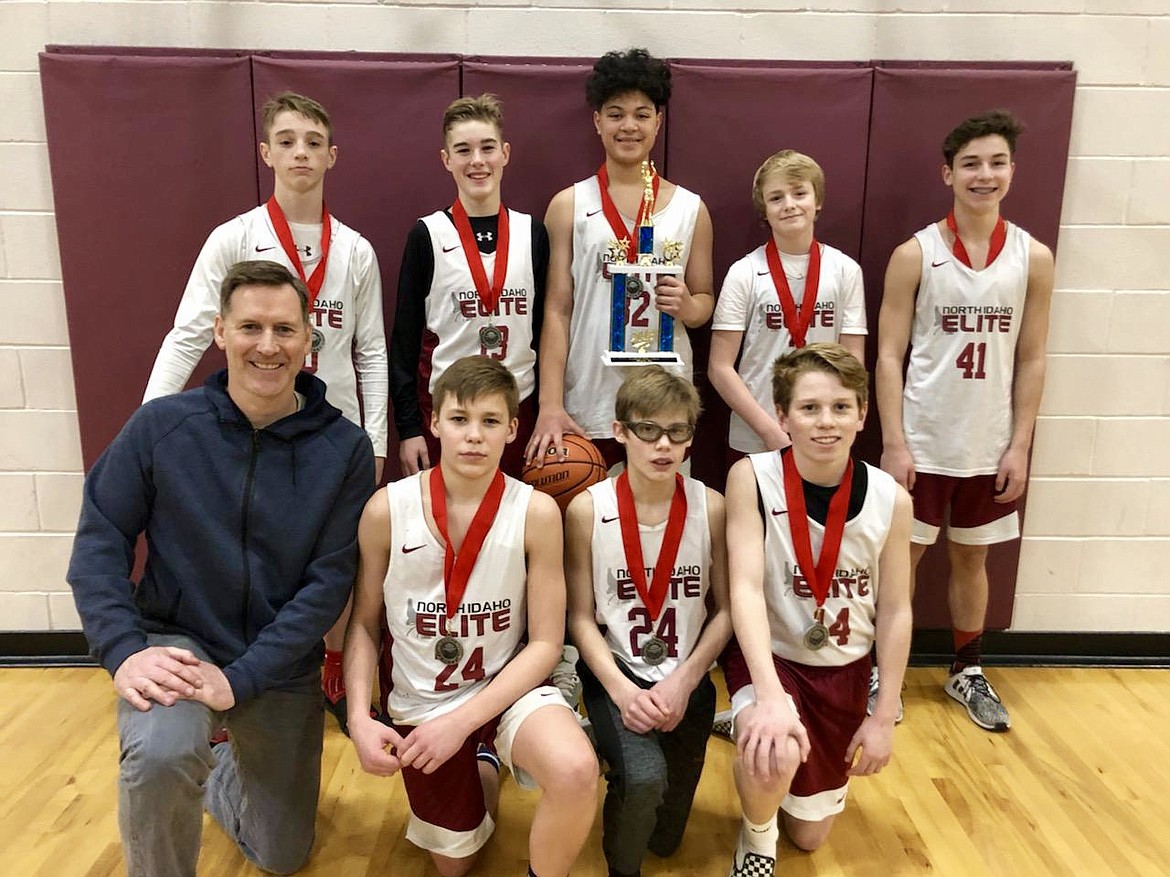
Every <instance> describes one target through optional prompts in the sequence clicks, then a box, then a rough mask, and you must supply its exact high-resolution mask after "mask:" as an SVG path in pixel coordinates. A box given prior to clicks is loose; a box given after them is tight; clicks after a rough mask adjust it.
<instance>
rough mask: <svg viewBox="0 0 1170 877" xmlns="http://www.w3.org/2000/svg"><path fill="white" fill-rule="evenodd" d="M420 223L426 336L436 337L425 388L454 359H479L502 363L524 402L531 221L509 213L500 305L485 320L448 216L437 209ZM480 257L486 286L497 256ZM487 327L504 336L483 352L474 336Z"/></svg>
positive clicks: (531, 372)
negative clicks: (424, 236) (424, 242)
mask: <svg viewBox="0 0 1170 877" xmlns="http://www.w3.org/2000/svg"><path fill="white" fill-rule="evenodd" d="M422 221H423V223H424V224H425V225H426V227H427V232H428V233H429V234H430V238H431V249H432V252H433V255H434V260H435V270H434V273H433V275H432V279H431V288H430V290H429V291H428V292H427V298H426V319H427V331H429V332H431V333H433V334H434V336H435V337H436V338H438V343H437V344H436V345H435V349H434V350H433V351H432V353H431V370H430V375H431V379H430V383H429V385H428V387H427V389H428V390H431V391H433V390H434V389H435V382H436V381H438V379H439V375H441V374H442V373H443V372H444V371H446V370H447V367H448V366H449V365H451V363H453V362H455V360H457V359H460V358H462V357H464V356H473V355H475V354H479V355H481V356H489V357H491V358H492V359H498V360H500V361H502V362H503V363H504V365H505V366H507V368H508V371H510V372H511V373H512V376H513V377H515V378H516V384H517V385H518V387H519V389H520V398H521V399H526V398H527V397H528V396H530V395H531V394H532V390H533V388H534V387H535V386H536V371H535V369H536V351H535V350H533V348H532V319H533V313H532V310H533V298H534V297H535V295H536V282H535V279H534V278H533V275H532V217H530V216H529V215H528V214H527V213H517V212H516V211H515V210H509V211H508V269H507V274H505V275H504V289H503V291H502V292H501V293H500V300H499V302H498V303H497V304H496V309H495V311H494V312H493V313H492V314H490V315H489V314H485V313H484V309H483V304H482V303H481V302H480V300H479V295H478V294H477V293H476V291H475V281H474V280H472V278H471V268H470V267H469V266H468V264H467V257H466V256H465V255H464V253H463V246H462V244H461V243H460V240H459V232H458V231H457V230H456V229H455V224H454V223H453V222H452V221H451V217H449V216H447V215H446V214H445V213H444V212H443V211H442V210H437V211H435V212H434V213H432V214H430V215H429V216H424V217H423V218H422ZM481 257H482V259H483V270H484V273H485V274H487V279H488V283H489V284H490V283H491V281H492V276H493V272H494V271H495V266H496V253H484V254H481ZM489 323H490V324H491V325H492V326H495V327H496V328H497V329H499V330H500V332H501V334H502V336H503V337H502V341H501V346H499V347H496V348H487V347H484V346H483V345H482V344H481V343H480V338H479V331H480V329H482V328H484V327H485V326H487V325H488V324H489Z"/></svg>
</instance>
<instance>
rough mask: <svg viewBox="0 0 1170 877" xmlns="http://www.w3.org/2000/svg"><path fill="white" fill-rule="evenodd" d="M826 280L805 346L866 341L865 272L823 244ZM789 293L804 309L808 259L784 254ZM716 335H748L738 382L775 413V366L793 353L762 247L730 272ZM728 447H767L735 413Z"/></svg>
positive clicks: (721, 297)
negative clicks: (851, 338) (846, 337)
mask: <svg viewBox="0 0 1170 877" xmlns="http://www.w3.org/2000/svg"><path fill="white" fill-rule="evenodd" d="M820 247H821V277H820V282H819V283H818V284H817V300H816V304H815V305H814V308H813V318H812V323H810V324H809V327H808V331H807V332H806V333H805V341H806V342H807V343H810V344H811V343H812V342H814V341H837V340H838V339H839V338H840V336H841V335H842V334H843V333H844V334H851V335H865V334H866V332H867V328H866V320H865V286H864V282H863V281H862V277H861V266H859V265H858V264H857V263H856V262H854V261H853V260H852V259H850V258H849V257H848V256H846V255H845V254H844V253H842V252H841V251H840V250H838V249H837V248H836V247H830V246H828V245H827V244H821V245H820ZM780 262H781V264H782V265H783V266H784V274H785V276H786V277H787V278H788V288H789V289H790V290H791V291H792V297H793V299H794V300H795V301H796V302H797V303H798V304H799V303H800V301H801V300H802V298H803V296H804V283H805V276H806V275H807V273H808V256H807V255H804V256H790V255H788V254H787V253H781V254H780ZM711 328H712V329H719V330H727V331H731V332H743V341H742V342H741V344H740V356H739V369H738V371H739V376H740V377H741V378H742V379H743V382H744V384H745V385H746V386H747V388H748V390H749V391H751V394H752V397H753V398H754V399H755V400H756V402H757V403H758V404H759V406H760V407H761V408H763V409H764V410H765V411H768V412H771V411H773V410H774V409H775V407H776V406H775V405H774V404H773V403H772V364H773V363H774V362H775V361H776V357H778V356H780V354H782V353H786V352H787V351H789V350H791V349H792V336H791V335H790V334H789V332H788V327H787V326H785V325H784V312H783V310H782V309H781V307H780V297H779V296H778V295H777V293H776V285H775V284H774V283H773V282H772V274H771V272H770V271H769V270H768V257H767V254H766V250H765V247H762V246H761V247H757V248H756V249H755V250H753V251H752V252H750V253H748V254H747V255H746V256H744V257H743V258H742V259H740V260H739V261H737V262H736V263H735V264H733V265H732V266H731V268H730V269H728V272H727V277H726V278H725V279H724V281H723V289H722V290H721V291H720V293H719V301H718V303H717V304H716V306H715V316H714V319H713V320H712V322H711ZM727 442H728V444H730V445H731V447H733V448H735V450H737V451H742V452H744V453H748V454H754V453H758V452H760V451H762V450H764V442H763V441H762V440H761V439H760V437H759V436H758V435H756V432H755V430H753V429H752V428H751V427H750V426H748V425H747V423H746V422H745V421H744V420H743V418H742V417H740V416H739V415H738V414H736V413H735V412H734V411H732V412H731V421H730V425H729V427H728V430H727Z"/></svg>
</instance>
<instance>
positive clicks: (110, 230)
mask: <svg viewBox="0 0 1170 877" xmlns="http://www.w3.org/2000/svg"><path fill="white" fill-rule="evenodd" d="M112 51H113V52H116V55H115V54H108V55H104V54H98V53H89V54H77V55H74V54H64V53H60V54H59V53H56V52H54V51H48V52H45V53H43V54H42V55H41V64H40V69H41V88H42V92H43V95H44V105H45V124H46V129H47V132H48V141H49V159H50V166H51V173H52V181H53V199H54V203H55V211H56V219H57V237H58V241H59V248H60V253H61V272H62V278H63V280H64V289H65V306H66V315H67V318H68V322H69V336H70V343H71V346H72V356H73V375H74V382H75V385H76V388H77V412H78V420H79V422H80V429H81V449H82V458H83V460H84V464H85V466H86V468H89V466H91V465H92V464H93V463H94V461H95V460H96V459H97V457H98V456H99V455H100V454H101V452H102V450H104V448H105V447H106V445H107V444H109V442H110V441H111V439H113V437H114V436H115V435H116V434H117V432H118V430H119V429H121V427H122V425H123V423H125V421H126V419H127V418H128V417H129V416H130V414H131V413H132V412H133V411H134V409H135V408H136V407H137V406H138V404H139V402H140V401H141V400H142V392H143V390H144V388H145V387H146V379H147V376H148V375H149V374H150V368H151V366H152V365H153V363H154V356H155V354H156V353H157V352H158V347H159V343H160V342H161V341H162V337H163V335H164V334H165V333H166V331H167V330H168V329H169V328H170V326H171V323H172V321H173V318H174V314H175V307H176V305H177V304H178V301H179V297H180V295H181V294H182V291H183V286H184V284H185V283H186V280H187V275H188V274H189V273H190V270H191V265H192V264H193V263H194V261H195V256H196V254H197V253H198V252H199V248H200V247H201V246H202V244H203V241H204V239H205V238H206V237H207V233H208V232H209V231H210V230H211V229H212V227H213V226H215V225H217V224H218V223H220V222H223V221H224V220H225V219H227V218H228V217H230V216H232V215H234V214H237V213H240V212H241V211H243V210H245V209H247V208H248V207H250V206H252V205H254V204H255V203H256V167H255V160H254V155H255V143H254V141H253V138H252V109H251V106H252V103H251V101H252V88H251V76H250V64H249V61H248V58H247V57H242V56H239V54H238V53H221V54H220V55H219V56H216V55H214V54H211V53H206V54H205V53H199V54H194V55H179V56H178V57H175V56H170V57H152V56H145V57H130V56H128V55H127V53H126V52H125V50H122V49H118V50H112ZM210 368H211V366H210V365H207V366H205V367H204V368H203V369H201V371H200V372H199V373H198V374H199V375H203V374H206V372H207V371H209V370H210ZM197 379H200V378H199V377H197Z"/></svg>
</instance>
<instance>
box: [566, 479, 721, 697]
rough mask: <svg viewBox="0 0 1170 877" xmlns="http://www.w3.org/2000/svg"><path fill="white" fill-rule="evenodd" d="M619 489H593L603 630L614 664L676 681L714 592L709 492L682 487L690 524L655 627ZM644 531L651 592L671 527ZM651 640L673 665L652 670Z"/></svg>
mask: <svg viewBox="0 0 1170 877" xmlns="http://www.w3.org/2000/svg"><path fill="white" fill-rule="evenodd" d="M615 484H616V482H615V480H614V479H613V478H607V479H606V480H605V481H603V482H601V483H600V484H594V485H593V486H592V487H590V488H589V493H590V495H591V496H592V498H593V537H592V538H593V545H592V549H593V601H594V604H595V607H596V608H595V617H596V619H597V623H598V625H599V626H604V627H605V628H606V630H605V641H606V644H607V645H608V646H609V650H610V651H611V652H613V655H614V657H615V658H616V659H617V660H618V661H620V662H621V663H622V664H624V665H625V666H626V668H627V669H629V671H630V672H631V673H633V674H634V675H635V676H637V677H638V678H639V679H645V680H648V681H650V682H658V681H661V680H662V679H665V678H666V677H667V676H669V675H670V674H671V673H673V672H674V671H675V669H677V668H678V665H679V664H680V663H682V662H683V661H684V660H686V659H687V657H689V656H690V654H691V652H692V651H694V648H695V644H696V643H697V642H698V641H699V634H700V633H701V632H702V630H703V624H704V623H705V622H706V620H707V602H706V598H707V589H708V588H709V587H710V585H711V532H710V527H709V522H708V519H707V488H706V487H705V486H704V485H703V484H702V483H700V482H698V481H695V480H694V479H693V478H684V479H683V484H684V485H685V486H686V494H687V518H686V523H685V525H684V526H683V534H682V540H681V541H680V542H679V549H678V556H677V557H676V558H675V562H674V569H673V570H672V574H671V577H670V588H669V590H668V591H667V595H666V600H665V601H664V602H663V604H662V610H661V611H660V612H659V614H658V618H657V619H655V620H654V621H651V619H650V613H649V612H648V611H647V609H646V604H645V603H643V602H642V598H641V597H639V596H638V591H637V586H635V585H634V580H633V579H631V578H630V575H629V572H628V571H627V569H628V566H627V564H626V552H625V548H624V547H623V545H622V528H621V524H620V523H619V522H618V517H617V513H618V512H617V491H616V488H615ZM638 530H639V532H640V533H641V536H642V558H643V561H644V562H646V563H647V564H648V566H647V569H646V583H647V584H649V583H650V580H651V576H652V575H653V573H654V571H653V567H651V566H649V563H650V561H652V560H654V559H656V558H657V557H658V554H659V550H660V549H661V548H662V537H663V536H664V535H665V533H666V522H665V521H663V522H662V523H661V524H656V525H654V526H647V525H643V524H639V525H638ZM652 635H656V636H657V637H658V638H659V639H661V640H662V641H663V642H665V643H666V644H667V647H668V654H667V657H666V660H664V661H663V662H662V663H661V664H658V665H657V666H654V665H650V664H647V663H646V662H645V661H643V660H642V656H641V650H642V646H643V644H644V643H645V641H646V639H647V638H649V637H650V636H652Z"/></svg>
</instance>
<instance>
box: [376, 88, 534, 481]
mask: <svg viewBox="0 0 1170 877" xmlns="http://www.w3.org/2000/svg"><path fill="white" fill-rule="evenodd" d="M511 155H512V147H511V145H510V144H509V143H507V142H506V141H505V140H504V116H503V111H502V109H501V107H500V103H499V101H498V100H497V99H496V98H495V97H494V96H493V95H490V94H482V95H480V96H479V97H461V98H459V99H458V100H456V101H454V102H452V103H451V104H450V105H449V106H448V107H447V109H446V110H445V111H444V113H443V148H442V149H441V150H440V151H439V157H440V159H441V160H442V162H443V167H444V168H445V169H446V170H447V172H448V173H450V174H451V176H452V178H453V179H454V181H455V188H456V199H455V201H454V203H453V204H452V205H451V206H450V207H447V208H444V209H443V210H437V211H435V212H434V213H431V214H430V215H428V216H424V217H422V218H421V219H419V220H418V222H416V223H415V224H414V227H413V228H412V229H411V230H410V234H409V235H408V236H407V239H406V247H405V250H404V252H403V256H402V268H401V271H400V273H399V275H398V299H397V303H396V305H395V313H394V331H393V335H392V337H391V345H390V374H391V379H390V394H391V397H392V399H393V401H394V422H395V426H396V427H397V429H398V438H399V446H398V457H399V462H400V464H401V466H402V472H403V474H404V475H411V474H413V473H415V472H418V471H419V470H420V469H426V468H428V467H429V466H430V465H431V463H432V461H433V460H434V459H435V456H434V455H435V454H436V453H437V449H438V445H437V444H436V443H435V442H434V440H433V438H431V439H430V441H429V442H428V437H427V436H426V434H425V433H426V430H425V429H424V426H427V425H429V423H430V415H431V410H430V407H431V406H430V402H431V393H432V392H433V391H434V387H435V382H436V380H438V376H439V375H440V374H442V372H443V370H444V369H445V368H446V367H447V366H448V365H450V364H451V363H452V362H454V361H455V360H457V359H459V358H460V357H463V356H470V355H473V354H480V355H482V356H490V357H491V358H492V359H498V360H499V361H500V362H502V363H504V365H506V366H507V367H508V370H509V371H511V372H512V374H513V376H515V378H516V383H517V385H518V386H519V390H520V408H519V413H518V417H519V430H520V435H521V436H523V437H525V439H526V438H527V436H528V433H529V432H531V430H532V426H533V423H534V421H535V419H536V415H535V409H534V404H533V402H534V397H533V391H534V389H535V386H536V372H535V366H536V348H537V339H538V332H539V326H540V321H541V318H542V316H543V310H544V283H545V277H546V274H547V273H548V234H547V233H546V232H545V228H544V224H543V223H542V222H541V221H540V220H538V219H533V218H532V217H531V216H529V215H528V214H526V213H520V212H519V211H516V210H510V209H508V208H506V207H505V206H504V204H503V200H502V195H501V192H500V185H501V183H502V181H503V176H504V168H505V167H507V165H508V162H509V160H510V159H511ZM523 451H524V442H523V441H519V442H513V443H511V444H509V445H508V446H507V448H506V449H505V451H504V457H503V462H502V463H501V466H502V468H503V470H504V471H505V472H507V473H508V474H509V475H515V476H518V475H519V474H520V469H521V468H522V463H523V460H522V456H523Z"/></svg>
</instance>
